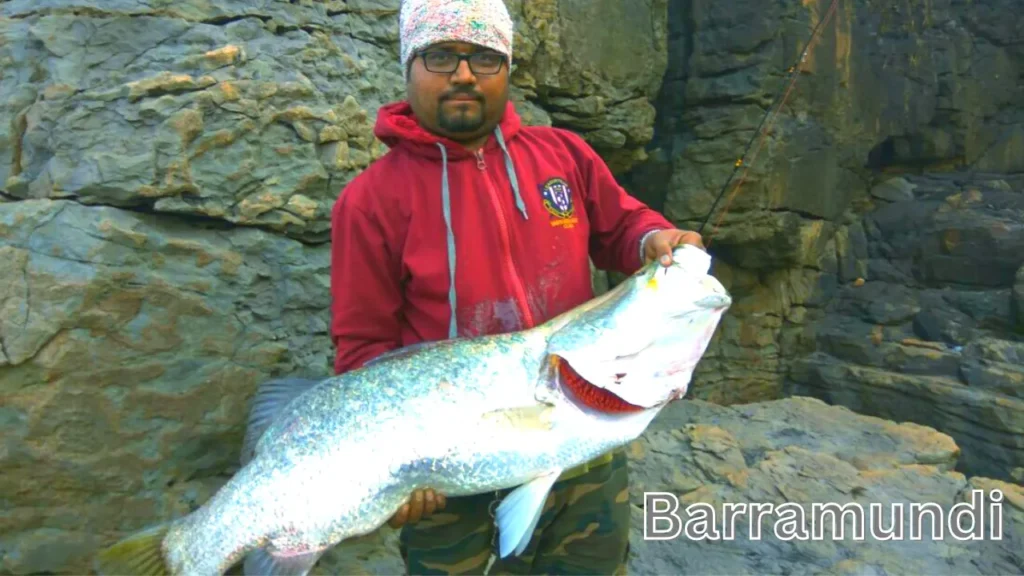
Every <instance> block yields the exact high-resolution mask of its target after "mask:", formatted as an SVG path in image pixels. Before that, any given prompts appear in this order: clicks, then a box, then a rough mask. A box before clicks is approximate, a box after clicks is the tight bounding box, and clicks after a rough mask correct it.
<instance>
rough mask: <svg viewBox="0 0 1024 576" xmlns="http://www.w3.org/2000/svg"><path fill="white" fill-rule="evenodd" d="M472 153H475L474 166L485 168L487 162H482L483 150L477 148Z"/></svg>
mask: <svg viewBox="0 0 1024 576" xmlns="http://www.w3.org/2000/svg"><path fill="white" fill-rule="evenodd" d="M473 154H475V155H476V167H477V168H479V169H481V170H486V169H487V164H485V163H484V153H483V150H477V151H476V152H474V153H473Z"/></svg>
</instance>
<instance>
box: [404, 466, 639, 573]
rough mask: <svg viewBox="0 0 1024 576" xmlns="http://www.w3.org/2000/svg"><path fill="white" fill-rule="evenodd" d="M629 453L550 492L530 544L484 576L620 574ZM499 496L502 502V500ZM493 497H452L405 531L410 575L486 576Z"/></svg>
mask: <svg viewBox="0 0 1024 576" xmlns="http://www.w3.org/2000/svg"><path fill="white" fill-rule="evenodd" d="M626 472H627V467H626V455H625V452H623V451H622V450H617V451H615V453H614V455H613V458H612V461H611V463H608V464H604V465H601V466H597V467H594V468H591V469H590V470H589V471H588V472H586V473H584V474H582V475H580V476H576V477H574V478H567V479H561V480H559V481H558V482H556V483H555V485H554V486H553V487H552V490H551V494H550V495H549V496H548V499H547V502H545V505H544V511H543V512H542V514H541V517H540V521H539V522H538V523H537V530H536V531H535V532H534V534H533V539H532V540H531V541H530V544H529V546H528V547H527V548H526V550H525V551H524V552H523V553H522V554H521V555H519V556H510V557H508V558H505V559H497V560H496V561H495V562H494V565H493V566H491V568H490V569H489V570H488V571H487V572H488V573H489V574H625V573H626V559H627V555H628V553H629V516H630V505H629V490H628V478H627V475H626ZM508 492H509V490H506V491H503V492H502V493H501V494H500V496H504V495H505V494H507V493H508ZM493 502H494V494H482V495H479V496H469V497H463V498H449V499H448V503H447V506H445V509H444V510H443V511H442V512H439V513H435V514H434V515H433V516H432V517H431V518H429V519H427V520H423V521H421V522H419V523H417V524H414V525H409V526H405V527H403V529H402V532H401V537H400V550H401V554H402V558H403V559H404V561H405V565H406V570H407V571H408V573H409V574H483V573H484V571H485V569H486V568H487V564H488V562H489V560H490V556H491V553H492V551H494V552H495V557H497V554H496V552H497V549H496V547H495V546H496V542H497V539H496V538H495V530H496V528H495V527H494V518H493V517H492V516H491V511H492V510H493V507H492V506H491V505H492V503H493Z"/></svg>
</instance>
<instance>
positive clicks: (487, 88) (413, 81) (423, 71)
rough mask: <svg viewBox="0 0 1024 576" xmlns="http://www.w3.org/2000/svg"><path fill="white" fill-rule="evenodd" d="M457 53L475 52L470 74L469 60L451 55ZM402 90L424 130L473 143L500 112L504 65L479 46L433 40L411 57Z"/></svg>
mask: <svg viewBox="0 0 1024 576" xmlns="http://www.w3.org/2000/svg"><path fill="white" fill-rule="evenodd" d="M458 54H466V55H469V54H479V56H477V57H476V58H477V60H476V61H474V62H473V68H475V69H476V73H474V72H473V70H472V69H471V68H470V62H469V61H466V60H462V61H459V60H458V59H457V58H455V55H458ZM495 64H498V65H497V66H495ZM452 67H455V69H454V71H452V72H447V70H449V69H451V68H452ZM406 91H407V98H408V100H409V104H410V105H411V106H412V110H413V112H414V113H415V114H416V117H417V118H418V119H419V121H420V124H422V125H423V127H424V128H426V129H427V130H430V131H431V132H434V133H435V134H440V135H442V136H445V137H448V138H451V139H452V140H455V141H456V142H462V143H469V142H474V141H476V140H479V139H482V138H486V136H487V134H489V133H490V132H491V131H492V130H494V127H495V126H496V125H497V124H498V122H499V121H500V120H501V117H502V114H503V113H504V111H505V104H506V103H507V101H508V65H507V62H505V61H504V59H503V58H502V56H501V54H499V53H498V52H495V51H493V50H490V49H487V48H483V47H481V46H476V45H474V44H468V43H465V42H444V43H441V44H435V45H433V46H430V47H429V48H426V49H424V50H423V51H421V52H420V54H419V55H417V56H416V57H415V58H414V59H413V60H412V63H411V67H410V70H409V82H408V84H407V86H406Z"/></svg>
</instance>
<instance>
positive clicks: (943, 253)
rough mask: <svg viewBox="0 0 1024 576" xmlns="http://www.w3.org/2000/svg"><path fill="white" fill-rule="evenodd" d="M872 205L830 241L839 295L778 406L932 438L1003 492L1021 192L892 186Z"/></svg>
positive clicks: (1002, 183)
mask: <svg viewBox="0 0 1024 576" xmlns="http://www.w3.org/2000/svg"><path fill="white" fill-rule="evenodd" d="M896 191H900V192H896ZM873 195H874V196H876V197H877V198H878V206H877V208H876V209H875V210H873V211H872V212H870V213H869V214H868V215H867V216H866V217H865V218H864V219H863V220H862V221H860V222H856V223H854V224H851V225H850V226H847V227H844V228H842V229H840V231H839V233H838V235H837V242H836V251H837V254H838V259H837V260H838V275H837V277H838V282H839V284H840V287H839V288H838V289H836V290H835V297H834V298H833V299H831V300H830V301H829V303H828V305H827V306H826V307H825V308H824V310H823V312H824V316H823V318H822V319H821V320H820V321H818V322H816V323H815V324H814V325H813V326H810V327H809V328H808V330H807V335H808V338H811V337H813V338H814V341H815V344H816V346H815V351H814V352H813V353H812V354H810V355H809V356H807V357H805V358H801V359H799V360H796V361H794V364H793V368H792V372H791V374H790V377H791V379H792V385H791V386H789V387H787V392H791V393H794V394H805V395H814V396H817V397H819V398H822V399H824V400H826V401H829V402H833V403H838V404H843V405H845V406H848V407H850V408H852V409H853V410H856V411H857V412H861V413H866V414H873V415H877V416H881V417H883V418H891V419H894V420H899V421H904V420H910V421H914V422H919V423H921V424H926V425H929V426H933V427H935V428H937V429H939V430H941V431H943V432H945V433H947V434H950V435H951V436H952V437H953V438H955V439H956V442H957V444H958V445H959V446H960V447H961V448H962V449H963V452H964V453H963V456H962V457H961V459H960V462H961V467H962V470H964V471H965V472H967V473H969V474H979V475H985V476H991V477H994V478H1001V479H1004V480H1009V479H1010V478H1011V477H1012V471H1013V470H1014V469H1015V468H1019V467H1021V466H1024V337H1021V336H1020V335H1019V334H1018V333H1016V332H1015V325H1016V324H1017V322H1018V320H1017V318H1016V317H1015V313H1014V312H1013V310H1012V308H1013V305H1012V302H1013V300H1014V296H1013V292H1014V290H1015V288H1014V281H1015V280H1014V279H1015V276H1016V275H1017V271H1018V269H1019V268H1020V266H1021V264H1022V263H1024V179H1019V178H1018V179H1016V180H1010V181H1007V180H1005V179H993V180H983V179H981V178H979V177H977V176H974V177H967V176H966V175H956V174H953V175H946V176H944V177H938V176H936V177H908V178H895V179H892V180H889V181H888V182H887V183H885V184H884V185H881V186H879V187H877V188H876V189H875V190H873ZM883 198H884V199H883Z"/></svg>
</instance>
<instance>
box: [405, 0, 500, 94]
mask: <svg viewBox="0 0 1024 576" xmlns="http://www.w3.org/2000/svg"><path fill="white" fill-rule="evenodd" d="M398 28H399V36H400V42H401V53H402V71H403V72H402V73H403V74H404V75H405V78H406V80H408V79H409V77H408V75H409V60H410V59H412V57H413V56H414V55H415V53H416V52H417V51H418V50H422V49H423V48H425V47H427V46H430V45H431V44H436V43H438V42H468V43H471V44H478V45H480V46H484V47H486V48H490V49H491V50H495V51H497V52H500V53H502V54H504V55H505V56H506V57H507V58H508V63H509V65H510V66H511V64H512V18H511V17H510V16H509V14H508V8H506V7H505V2H504V1H503V0H402V7H401V10H400V12H399V15H398Z"/></svg>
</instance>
